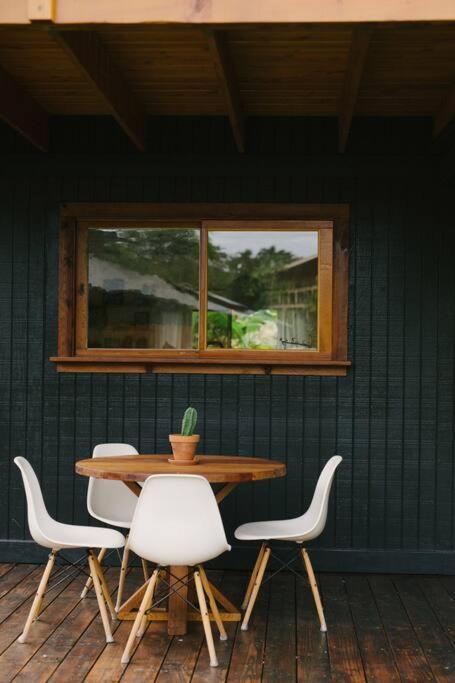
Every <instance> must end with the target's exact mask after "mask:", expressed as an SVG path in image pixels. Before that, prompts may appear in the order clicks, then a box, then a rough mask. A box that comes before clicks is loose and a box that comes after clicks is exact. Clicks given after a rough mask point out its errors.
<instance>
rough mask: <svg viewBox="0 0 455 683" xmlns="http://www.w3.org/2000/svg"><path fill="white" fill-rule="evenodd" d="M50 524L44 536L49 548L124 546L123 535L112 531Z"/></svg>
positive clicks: (73, 525) (56, 523)
mask: <svg viewBox="0 0 455 683" xmlns="http://www.w3.org/2000/svg"><path fill="white" fill-rule="evenodd" d="M52 522H53V524H52V525H51V528H49V529H48V530H47V531H48V534H46V535H47V536H48V539H47V540H48V542H47V543H46V545H47V546H48V547H49V548H55V549H62V548H123V546H124V545H125V538H124V536H123V534H121V533H120V532H119V531H115V530H114V529H103V528H101V527H92V526H79V525H76V524H62V523H60V522H56V521H55V520H52Z"/></svg>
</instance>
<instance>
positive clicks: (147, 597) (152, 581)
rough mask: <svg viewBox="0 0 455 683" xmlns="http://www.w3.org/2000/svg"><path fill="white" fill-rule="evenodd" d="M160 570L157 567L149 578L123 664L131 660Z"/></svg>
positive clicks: (126, 647)
mask: <svg viewBox="0 0 455 683" xmlns="http://www.w3.org/2000/svg"><path fill="white" fill-rule="evenodd" d="M158 572H159V568H158V567H157V568H156V569H155V571H154V572H153V574H152V578H151V579H150V580H149V583H148V586H147V590H146V591H145V594H144V597H143V598H142V602H141V606H140V607H139V612H138V613H137V616H136V619H135V620H134V624H133V628H132V629H131V632H130V635H129V638H128V642H127V643H126V646H125V649H124V651H123V655H122V664H128V662H129V661H130V656H131V650H132V647H133V644H134V640H135V638H136V634H137V632H138V630H139V628H140V627H141V626H142V619H143V618H144V615H145V610H146V609H147V605H149V604H150V601H151V600H152V599H153V593H154V590H155V584H156V579H157V576H158Z"/></svg>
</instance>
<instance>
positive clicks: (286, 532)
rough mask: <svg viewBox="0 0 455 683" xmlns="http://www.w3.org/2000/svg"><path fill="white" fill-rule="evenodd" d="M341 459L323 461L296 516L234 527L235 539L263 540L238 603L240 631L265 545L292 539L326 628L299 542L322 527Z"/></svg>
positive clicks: (245, 624)
mask: <svg viewBox="0 0 455 683" xmlns="http://www.w3.org/2000/svg"><path fill="white" fill-rule="evenodd" d="M342 460H343V458H342V457H341V456H339V455H334V456H333V457H332V458H330V460H329V461H328V462H327V463H326V465H325V467H324V469H323V470H322V472H321V474H320V475H319V479H318V482H317V484H316V489H315V491H314V495H313V500H312V501H311V505H310V507H309V508H308V510H307V511H306V512H305V513H304V514H303V515H301V516H300V517H296V518H295V519H283V520H279V521H270V522H250V523H249V524H242V526H239V527H238V528H237V529H236V530H235V537H236V538H237V539H239V541H263V543H262V545H261V548H260V550H259V554H258V557H257V559H256V564H255V565H254V569H253V572H252V574H251V577H250V581H249V583H248V588H247V590H246V593H245V597H244V599H243V603H242V609H245V610H246V611H245V615H244V617H243V621H242V627H241V628H242V631H246V630H247V629H248V622H249V620H250V616H251V612H252V611H253V607H254V603H255V602H256V598H257V596H258V592H259V588H260V587H261V584H262V580H263V578H264V573H265V570H266V567H267V563H268V561H269V558H270V554H271V549H270V546H269V543H270V541H288V542H289V541H293V542H294V543H297V545H298V546H299V555H301V556H302V559H303V563H304V566H305V569H306V572H307V574H308V580H309V582H310V586H311V590H312V593H313V597H314V602H315V604H316V609H317V612H318V615H319V620H320V622H321V631H327V625H326V622H325V617H324V610H323V608H322V602H321V598H320V595H319V590H318V585H317V583H316V578H315V576H314V571H313V567H312V565H311V562H310V558H309V556H308V553H307V551H306V549H305V548H304V546H303V543H306V542H307V541H312V540H313V539H315V538H317V537H318V536H320V534H322V532H323V531H324V527H325V524H326V521H327V510H328V505H329V495H330V489H331V487H332V482H333V478H334V476H335V471H336V469H337V467H338V465H339V464H340V463H341V461H342ZM276 559H279V558H276ZM292 561H293V560H291V561H290V562H286V563H283V562H282V565H283V567H282V568H284V567H289V568H290V564H291V562H292ZM280 562H281V560H280ZM278 571H280V570H278Z"/></svg>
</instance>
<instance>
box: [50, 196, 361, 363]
mask: <svg viewBox="0 0 455 683" xmlns="http://www.w3.org/2000/svg"><path fill="white" fill-rule="evenodd" d="M347 258H348V254H347V208H346V207H345V206H331V205H326V206H319V207H313V206H301V205H286V206H281V205H267V204H260V205H227V206H225V205H198V204H192V205H175V206H171V205H147V204H139V205H115V204H114V205H112V204H110V205H86V204H84V205H70V206H66V207H64V208H63V210H62V228H61V235H60V273H59V277H60V297H59V306H60V309H59V355H58V356H56V357H54V358H53V359H52V360H54V361H56V362H57V368H58V369H59V370H60V371H70V372H74V371H84V372H86V371H90V372H94V371H100V372H148V371H155V372H177V371H182V372H239V373H241V372H247V373H255V372H258V373H270V372H271V373H280V374H289V373H291V374H338V375H340V374H345V373H346V367H347V366H348V365H349V361H348V360H347V348H346V337H347Z"/></svg>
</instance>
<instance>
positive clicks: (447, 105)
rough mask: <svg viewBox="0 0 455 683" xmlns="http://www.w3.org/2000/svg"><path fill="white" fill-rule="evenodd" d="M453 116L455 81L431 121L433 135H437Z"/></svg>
mask: <svg viewBox="0 0 455 683" xmlns="http://www.w3.org/2000/svg"><path fill="white" fill-rule="evenodd" d="M454 117H455V83H453V84H452V86H451V87H450V88H449V91H448V93H447V94H446V96H445V98H444V100H443V102H442V104H441V106H440V108H439V111H437V112H436V114H435V117H434V122H433V137H435V138H436V137H438V135H440V134H441V133H442V131H443V130H444V129H445V128H446V127H447V126H448V125H449V123H450V122H451V121H452V119H453V118H454Z"/></svg>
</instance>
